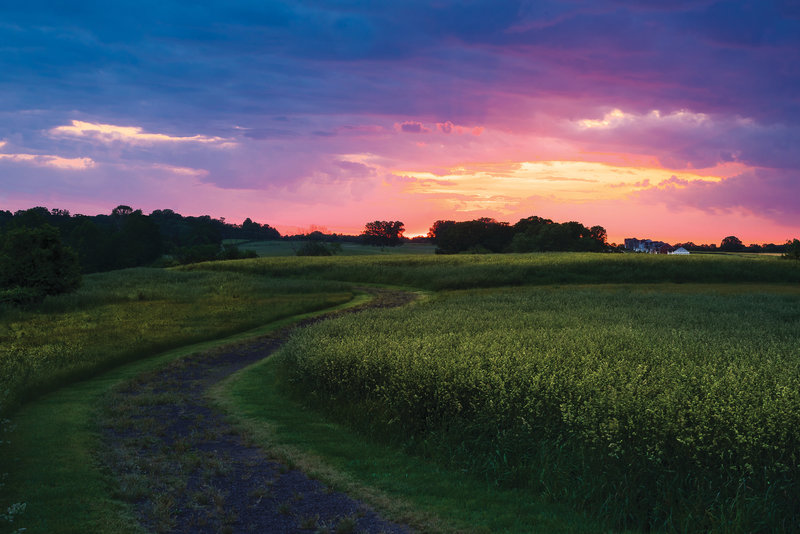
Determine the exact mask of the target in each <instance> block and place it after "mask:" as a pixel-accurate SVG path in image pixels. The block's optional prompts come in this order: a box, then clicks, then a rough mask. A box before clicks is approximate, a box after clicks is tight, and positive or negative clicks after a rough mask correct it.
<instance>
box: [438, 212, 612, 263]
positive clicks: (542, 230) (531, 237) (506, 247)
mask: <svg viewBox="0 0 800 534" xmlns="http://www.w3.org/2000/svg"><path fill="white" fill-rule="evenodd" d="M428 237H430V238H431V239H432V240H433V242H434V244H436V247H437V249H436V250H437V252H438V253H440V254H455V253H458V252H543V251H556V250H557V251H595V252H599V251H603V250H606V249H607V248H608V245H607V243H606V230H605V228H603V227H602V226H593V227H591V228H586V227H585V226H583V225H582V224H580V223H578V222H575V221H570V222H566V223H561V224H559V223H556V222H553V221H551V220H550V219H544V218H541V217H537V216H533V217H527V218H525V219H520V220H519V222H517V223H516V224H514V225H513V226H511V225H509V223H507V222H498V221H496V220H494V219H489V218H481V219H475V220H472V221H463V222H455V221H436V222H435V223H433V226H432V227H431V229H430V231H429V232H428Z"/></svg>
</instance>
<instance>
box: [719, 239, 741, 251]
mask: <svg viewBox="0 0 800 534" xmlns="http://www.w3.org/2000/svg"><path fill="white" fill-rule="evenodd" d="M719 249H720V250H724V251H726V252H738V251H740V250H744V244H743V243H742V240H741V239H739V238H738V237H736V236H735V235H729V236H728V237H726V238H725V239H723V240H722V243H721V244H720V246H719Z"/></svg>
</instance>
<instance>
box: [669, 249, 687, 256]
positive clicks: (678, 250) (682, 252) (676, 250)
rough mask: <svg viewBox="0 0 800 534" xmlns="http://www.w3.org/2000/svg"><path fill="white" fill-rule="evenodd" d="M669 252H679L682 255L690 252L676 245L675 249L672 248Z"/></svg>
mask: <svg viewBox="0 0 800 534" xmlns="http://www.w3.org/2000/svg"><path fill="white" fill-rule="evenodd" d="M669 254H680V255H682V256H686V255H689V254H691V252H689V251H688V250H686V249H685V248H683V247H678V248H676V249H675V250H673V251H672V252H670V253H669Z"/></svg>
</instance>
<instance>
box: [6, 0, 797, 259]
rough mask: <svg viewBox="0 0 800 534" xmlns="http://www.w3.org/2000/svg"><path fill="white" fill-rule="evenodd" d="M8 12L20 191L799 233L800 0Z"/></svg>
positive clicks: (292, 222)
mask: <svg viewBox="0 0 800 534" xmlns="http://www.w3.org/2000/svg"><path fill="white" fill-rule="evenodd" d="M9 4H11V3H3V6H2V7H0V209H6V210H11V211H16V210H19V209H27V208H30V207H33V206H45V207H48V208H51V209H52V208H60V209H67V210H69V211H70V212H72V213H73V214H77V213H83V214H87V215H94V214H97V213H110V212H111V210H112V209H113V208H114V207H116V206H117V205H120V204H125V205H129V206H132V207H134V208H135V209H142V210H143V211H144V212H145V213H149V212H151V211H153V210H156V209H172V210H174V211H177V212H179V213H182V214H184V215H211V216H212V217H215V218H221V217H224V218H225V219H226V220H227V221H228V222H234V223H239V222H241V221H242V220H244V219H245V218H246V217H250V218H251V219H253V220H254V221H258V222H261V223H266V224H270V225H272V226H274V227H276V228H278V229H279V230H280V231H281V232H282V233H294V232H298V231H307V230H309V229H312V228H313V229H323V230H327V231H330V232H344V233H358V232H359V231H360V230H361V229H362V228H363V227H364V223H366V222H368V221H372V220H401V221H403V222H404V223H405V227H406V235H412V236H413V235H418V234H425V233H426V232H427V230H428V228H429V227H430V226H431V225H432V223H433V222H434V221H435V220H438V219H450V220H470V219H475V218H478V217H492V218H496V219H497V220H501V221H508V222H511V223H512V224H513V223H514V222H516V221H518V220H519V219H521V218H524V217H528V216H531V215H538V216H541V217H546V218H550V219H553V220H555V221H558V222H564V221H570V220H575V221H579V222H581V223H583V224H585V225H586V226H594V225H601V226H603V227H605V228H606V230H607V231H608V236H609V241H614V242H622V240H623V239H624V238H625V237H638V238H640V239H642V238H651V239H659V240H663V241H668V242H672V243H675V242H686V241H694V242H696V243H717V244H719V243H720V242H721V240H722V239H723V238H724V237H725V236H728V235H736V236H738V237H739V238H740V239H742V241H744V242H745V243H746V244H748V243H766V242H775V243H783V242H785V241H786V240H787V239H789V238H794V237H800V2H799V1H798V0H783V1H769V0H760V1H752V2H749V1H735V2H716V1H704V0H674V1H667V0H650V1H647V2H634V1H630V0H557V1H556V0H554V1H522V0H520V1H503V0H428V1H417V0H402V1H394V0H376V1H358V0H294V1H288V2H278V1H269V0H248V1H245V0H205V1H200V2H176V1H173V0H136V1H135V2H134V1H127V0H115V1H114V2H108V1H99V0H73V1H70V2H67V1H55V0H51V1H45V0H26V1H25V2H15V3H13V4H12V5H9Z"/></svg>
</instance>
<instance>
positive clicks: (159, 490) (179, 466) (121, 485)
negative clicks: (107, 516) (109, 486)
mask: <svg viewBox="0 0 800 534" xmlns="http://www.w3.org/2000/svg"><path fill="white" fill-rule="evenodd" d="M373 292H374V295H375V298H374V299H373V301H372V302H370V303H368V304H366V305H365V306H362V307H360V309H364V308H365V307H392V306H399V305H402V304H405V303H407V302H409V301H410V300H412V299H413V298H414V295H412V294H410V293H405V292H400V291H391V290H373ZM339 313H342V312H339ZM350 313H352V312H350ZM317 320H319V319H317ZM313 321H315V320H311V321H306V322H305V323H301V325H300V326H303V325H305V324H308V323H309V322H313ZM289 332H290V330H286V331H283V332H281V333H279V334H278V335H277V337H274V338H271V337H268V338H262V339H259V340H256V341H253V342H251V343H248V344H246V345H239V346H234V347H227V348H222V349H219V350H215V351H210V352H206V353H201V354H197V355H192V356H189V357H186V358H183V359H180V360H177V361H175V362H173V363H172V364H170V365H167V366H166V367H164V368H161V369H159V370H157V371H154V372H151V373H147V374H144V375H141V376H139V377H137V378H136V379H135V380H133V381H130V382H128V383H126V384H124V385H123V386H122V387H120V388H117V389H116V390H115V391H114V392H113V394H112V395H111V396H110V397H109V398H108V399H107V401H106V403H105V405H104V407H103V409H102V414H101V417H100V426H101V428H102V445H103V449H102V452H101V454H100V456H101V463H102V464H103V465H104V466H105V467H106V468H107V469H108V470H109V472H110V474H111V475H112V476H113V478H114V479H115V480H116V481H117V482H118V495H117V496H118V497H119V498H122V499H124V500H127V501H129V502H131V503H133V505H134V508H135V510H136V514H137V517H138V519H139V521H140V523H141V524H142V526H143V527H144V528H145V529H146V530H148V531H153V532H179V533H184V532H186V533H189V532H191V533H205V532H209V533H211V532H214V533H216V532H230V533H233V532H259V533H289V532H309V533H310V532H320V533H324V532H330V533H339V534H342V533H347V532H353V533H355V532H370V533H373V532H374V533H378V532H385V533H400V532H410V529H409V528H408V527H406V526H403V525H397V524H392V523H389V522H387V521H385V520H383V519H382V518H380V517H379V516H378V515H377V514H376V513H375V512H373V511H372V510H370V509H369V508H368V507H367V506H366V505H364V504H363V503H361V502H359V501H356V500H354V499H351V498H350V497H348V496H347V495H344V494H342V493H338V492H334V491H331V490H330V489H329V488H326V487H325V486H324V485H323V484H322V483H320V482H318V481H316V480H312V479H309V478H308V477H307V476H306V475H305V474H303V473H302V472H300V471H298V470H295V469H289V468H287V467H286V466H284V465H281V464H279V463H277V462H275V461H273V460H271V459H270V458H269V457H268V456H267V455H266V454H265V453H264V451H262V450H261V449H259V448H257V447H255V446H253V445H252V444H250V443H248V442H247V440H246V439H245V438H244V437H242V436H240V435H239V434H238V433H237V432H236V431H235V430H234V429H233V427H232V426H231V425H230V424H229V423H228V422H227V420H226V418H225V416H224V415H223V414H222V413H220V412H219V411H218V410H216V409H215V408H214V407H213V406H212V405H211V403H210V402H209V400H208V398H207V396H206V394H207V391H208V390H209V388H210V387H212V386H213V385H214V384H216V383H218V382H219V381H221V380H222V379H224V378H225V377H227V376H229V375H230V374H231V373H233V372H235V371H237V370H239V369H241V368H243V367H245V366H247V365H249V364H251V363H254V362H256V361H258V360H260V359H262V358H266V357H267V356H269V355H270V354H272V353H273V352H274V351H275V350H276V349H277V348H278V347H280V346H281V344H282V343H283V342H284V341H285V339H286V337H287V335H288V333H289Z"/></svg>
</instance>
